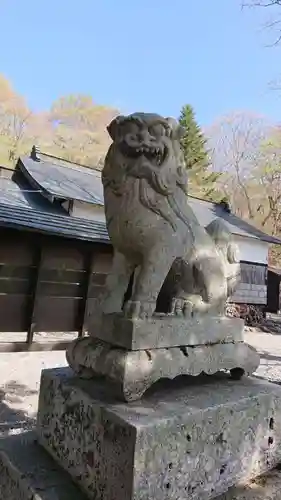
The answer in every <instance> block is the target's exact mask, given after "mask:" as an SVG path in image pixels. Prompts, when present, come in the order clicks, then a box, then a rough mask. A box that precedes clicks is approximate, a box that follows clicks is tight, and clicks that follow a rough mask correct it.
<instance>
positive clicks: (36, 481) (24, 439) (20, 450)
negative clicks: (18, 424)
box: [0, 431, 86, 500]
mask: <svg viewBox="0 0 281 500" xmlns="http://www.w3.org/2000/svg"><path fill="white" fill-rule="evenodd" d="M0 498H1V500H4V499H5V500H86V495H84V494H83V493H82V492H81V491H80V490H79V489H78V487H77V486H75V485H74V484H73V482H72V481H71V478H70V476H69V475H68V474H66V472H65V471H64V470H63V469H61V468H60V467H59V466H58V465H57V464H56V463H55V462H54V460H53V459H52V458H51V457H50V455H49V454H47V453H46V452H45V450H44V449H43V448H42V447H41V446H39V445H38V444H37V443H36V434H35V433H34V432H32V431H29V432H27V433H23V434H19V435H15V436H9V437H7V438H5V439H1V445H0Z"/></svg>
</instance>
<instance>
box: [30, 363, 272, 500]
mask: <svg viewBox="0 0 281 500" xmlns="http://www.w3.org/2000/svg"><path fill="white" fill-rule="evenodd" d="M170 385H171V386H173V390H171V388H170ZM162 386H163V387H162ZM157 389H158V390H157V392H155V393H153V392H151V393H150V395H147V397H146V398H145V399H143V400H142V401H141V402H135V403H129V404H123V403H116V402H114V399H112V397H111V395H110V394H109V393H108V392H107V389H106V385H104V384H103V383H102V382H99V381H96V382H94V381H82V380H79V379H77V378H76V377H74V376H73V372H72V371H71V370H70V369H54V370H45V371H44V372H43V374H42V379H41V391H40V399H39V412H38V439H39V442H40V443H41V444H42V445H43V446H44V447H45V449H46V450H47V451H48V452H49V453H50V454H51V455H52V456H53V458H54V459H55V460H56V461H57V462H58V463H59V464H60V465H61V466H62V468H63V469H65V470H66V471H68V473H69V474H70V475H71V477H72V478H73V480H74V481H75V482H76V483H77V484H78V485H79V486H80V488H81V489H82V490H83V491H84V492H85V493H86V494H87V496H88V498H90V499H92V500H93V499H95V500H120V499H122V500H131V499H134V500H148V499H152V498H153V499H155V500H170V499H171V498H177V499H178V500H181V499H182V500H186V499H187V498H188V499H189V500H209V499H212V498H216V496H218V495H221V494H223V493H224V492H226V491H227V490H228V488H230V487H231V486H233V485H234V484H238V483H240V482H241V481H246V480H249V479H250V478H251V477H254V476H257V475H258V474H260V473H263V472H265V471H267V470H268V469H270V468H272V467H274V466H275V465H276V464H277V463H279V462H280V461H281V388H280V387H279V386H277V385H275V384H270V383H267V382H262V381H260V380H256V379H246V378H245V379H244V380H242V381H239V382H233V381H231V380H229V379H226V377H225V376H224V375H221V376H217V377H216V379H215V380H214V378H211V379H210V378H209V377H203V379H202V378H201V380H199V379H195V380H194V379H193V383H192V384H191V383H190V385H189V386H187V385H186V383H185V384H184V386H183V385H182V384H181V380H180V379H179V380H174V381H173V382H165V383H164V382H162V385H161V387H160V384H159V386H158V388H157ZM222 498H225V499H228V498H229V497H227V496H226V497H222ZM234 498H235V497H234ZM238 498H239V497H238ZM255 498H258V496H256V497H255Z"/></svg>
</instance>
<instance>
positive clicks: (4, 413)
mask: <svg viewBox="0 0 281 500" xmlns="http://www.w3.org/2000/svg"><path fill="white" fill-rule="evenodd" d="M36 393H37V391H34V390H31V389H29V388H28V387H27V386H25V385H24V384H20V383H19V382H16V381H15V380H10V381H9V382H7V383H6V384H5V385H4V386H3V387H2V388H0V438H1V437H4V436H7V435H9V434H16V433H18V432H21V431H22V430H28V429H31V428H32V427H33V426H34V424H35V416H30V415H28V414H27V412H25V411H24V410H19V409H14V408H11V407H10V406H9V402H12V403H21V402H22V401H23V400H24V397H26V396H30V395H32V394H36Z"/></svg>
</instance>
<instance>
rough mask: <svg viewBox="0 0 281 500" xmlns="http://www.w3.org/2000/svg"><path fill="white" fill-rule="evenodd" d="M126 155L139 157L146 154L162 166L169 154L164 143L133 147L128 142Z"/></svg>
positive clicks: (148, 158) (149, 158)
mask: <svg viewBox="0 0 281 500" xmlns="http://www.w3.org/2000/svg"><path fill="white" fill-rule="evenodd" d="M126 155H127V156H129V157H131V158H138V157H141V156H144V157H145V158H146V159H147V160H149V161H150V162H151V163H153V164H155V165H158V166H160V165H162V163H163V162H164V160H165V158H166V156H167V148H166V146H164V145H160V146H146V145H141V146H139V147H132V146H129V145H128V144H127V145H126Z"/></svg>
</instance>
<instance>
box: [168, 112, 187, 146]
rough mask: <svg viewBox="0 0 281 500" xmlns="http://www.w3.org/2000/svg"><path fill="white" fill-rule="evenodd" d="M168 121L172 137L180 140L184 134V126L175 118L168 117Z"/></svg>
mask: <svg viewBox="0 0 281 500" xmlns="http://www.w3.org/2000/svg"><path fill="white" fill-rule="evenodd" d="M166 121H167V123H168V125H169V128H170V130H171V137H172V138H173V139H175V140H178V141H180V140H181V139H182V137H183V136H184V133H185V129H184V127H182V126H181V125H180V124H179V122H178V121H177V120H175V118H170V117H169V118H166Z"/></svg>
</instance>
